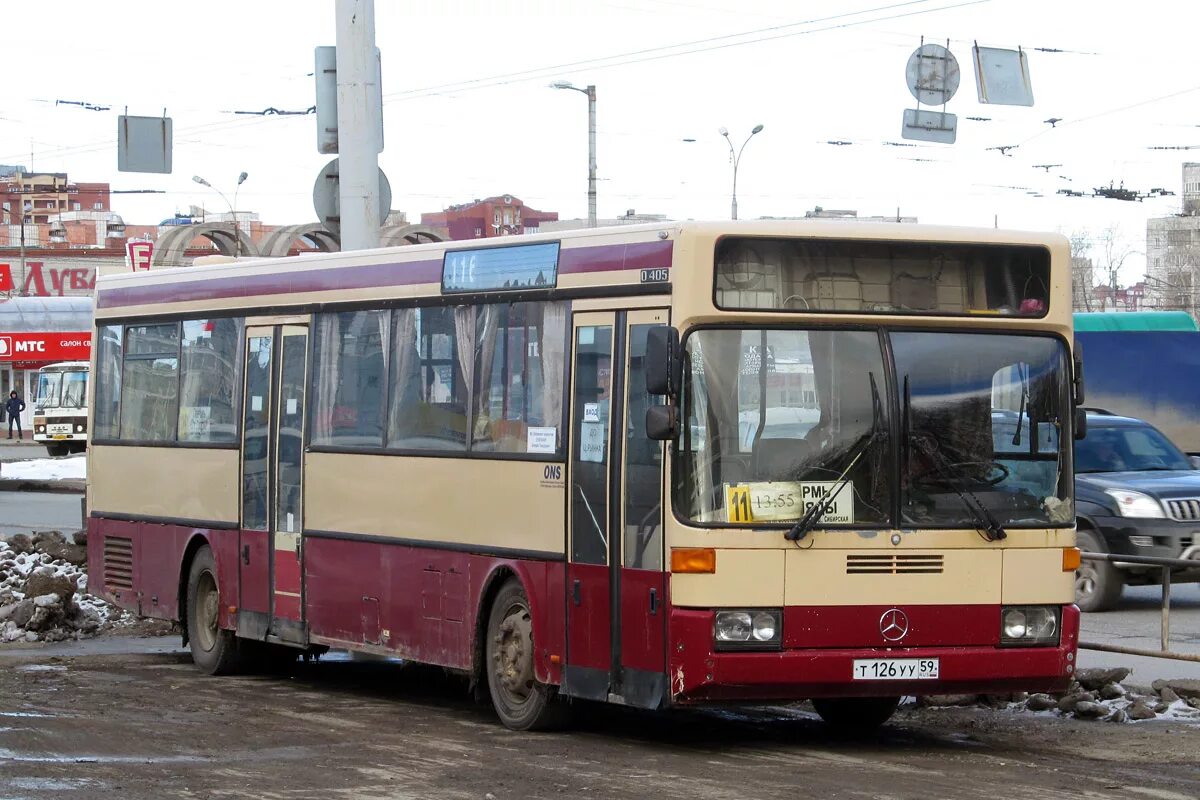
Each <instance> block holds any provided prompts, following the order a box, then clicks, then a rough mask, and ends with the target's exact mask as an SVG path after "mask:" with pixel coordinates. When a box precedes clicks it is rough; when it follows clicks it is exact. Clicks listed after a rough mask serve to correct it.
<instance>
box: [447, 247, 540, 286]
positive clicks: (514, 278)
mask: <svg viewBox="0 0 1200 800" xmlns="http://www.w3.org/2000/svg"><path fill="white" fill-rule="evenodd" d="M557 281H558V242H547V243H539V244H519V245H508V246H502V247H481V248H476V249H473V250H448V251H447V252H446V255H445V258H444V259H443V260H442V291H443V292H485V291H494V290H498V289H499V290H503V289H550V288H553V287H554V286H555V284H556V282H557Z"/></svg>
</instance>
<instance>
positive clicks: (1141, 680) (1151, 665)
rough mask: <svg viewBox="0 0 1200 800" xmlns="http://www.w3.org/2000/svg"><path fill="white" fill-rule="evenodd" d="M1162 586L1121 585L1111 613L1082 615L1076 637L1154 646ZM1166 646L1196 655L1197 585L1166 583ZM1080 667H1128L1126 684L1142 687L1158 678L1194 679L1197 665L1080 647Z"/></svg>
mask: <svg viewBox="0 0 1200 800" xmlns="http://www.w3.org/2000/svg"><path fill="white" fill-rule="evenodd" d="M1161 609H1162V589H1161V588H1160V587H1158V586H1135V587H1126V588H1125V591H1124V593H1123V594H1122V595H1121V600H1120V603H1119V604H1118V605H1117V608H1116V609H1114V610H1113V611H1105V612H1103V613H1100V614H1084V615H1083V618H1082V620H1081V622H1080V628H1081V630H1080V636H1079V638H1080V640H1081V641H1084V642H1088V641H1092V642H1100V643H1102V644H1110V645H1119V646H1121V647H1136V648H1141V649H1145V650H1158V649H1159V646H1160V633H1161V623H1162V611H1161ZM1169 647H1170V649H1171V650H1173V651H1176V652H1180V653H1189V654H1192V655H1200V584H1196V583H1187V584H1174V585H1172V586H1171V615H1170V639H1169ZM1079 666H1081V667H1131V668H1132V669H1133V674H1132V675H1131V676H1130V678H1129V679H1128V682H1129V683H1133V684H1138V685H1142V686H1148V685H1149V684H1150V683H1151V682H1152V681H1154V680H1156V679H1158V678H1197V679H1200V663H1197V662H1194V661H1175V660H1168V659H1163V658H1144V657H1141V656H1129V655H1124V654H1122V653H1106V652H1102V651H1098V650H1080V651H1079Z"/></svg>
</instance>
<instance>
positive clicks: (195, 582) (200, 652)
mask: <svg viewBox="0 0 1200 800" xmlns="http://www.w3.org/2000/svg"><path fill="white" fill-rule="evenodd" d="M187 585H188V589H187V631H188V644H189V645H190V647H191V650H192V661H193V662H194V663H195V664H196V666H197V667H199V668H200V669H201V670H202V671H204V672H206V673H208V674H209V675H228V674H230V673H233V672H237V671H238V670H239V669H240V668H241V666H242V660H243V658H242V655H243V654H242V651H241V648H240V647H239V646H238V639H237V636H236V635H235V634H234V632H233V631H227V630H222V629H221V626H220V616H221V595H220V591H219V590H218V587H217V567H216V561H215V560H214V559H213V554H212V550H211V549H210V548H208V547H202V548H200V549H199V550H197V551H196V556H195V558H193V559H192V566H191V569H190V570H189V571H188V584H187Z"/></svg>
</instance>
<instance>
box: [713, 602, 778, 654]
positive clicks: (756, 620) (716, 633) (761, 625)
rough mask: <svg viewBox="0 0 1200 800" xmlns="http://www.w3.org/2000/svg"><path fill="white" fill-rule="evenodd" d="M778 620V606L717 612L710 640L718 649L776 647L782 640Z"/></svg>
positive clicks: (774, 648)
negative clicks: (711, 639)
mask: <svg viewBox="0 0 1200 800" xmlns="http://www.w3.org/2000/svg"><path fill="white" fill-rule="evenodd" d="M782 619H783V612H782V611H781V610H780V609H778V608H747V609H735V610H728V611H718V612H717V615H716V620H715V622H714V624H713V641H714V643H715V645H716V647H717V649H718V650H735V649H736V650H746V649H750V650H754V649H759V650H778V649H779V647H780V645H781V644H782V642H783V637H782V635H781V633H782V627H783V626H782V625H781V624H780V623H781V621H782Z"/></svg>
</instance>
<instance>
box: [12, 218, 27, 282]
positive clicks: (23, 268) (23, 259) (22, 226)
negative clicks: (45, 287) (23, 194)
mask: <svg viewBox="0 0 1200 800" xmlns="http://www.w3.org/2000/svg"><path fill="white" fill-rule="evenodd" d="M21 281H22V283H21V291H20V294H21V295H24V294H25V286H26V285H27V283H28V281H27V280H26V277H25V201H24V200H22V201H21ZM14 288H15V287H14Z"/></svg>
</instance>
